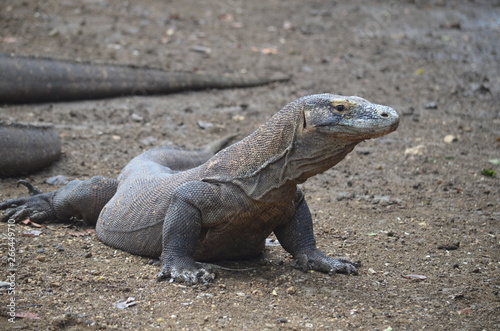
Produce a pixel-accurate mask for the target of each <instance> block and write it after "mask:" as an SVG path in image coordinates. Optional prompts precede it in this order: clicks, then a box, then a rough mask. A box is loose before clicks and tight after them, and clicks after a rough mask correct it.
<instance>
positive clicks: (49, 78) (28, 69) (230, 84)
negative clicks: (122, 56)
mask: <svg viewBox="0 0 500 331" xmlns="http://www.w3.org/2000/svg"><path fill="white" fill-rule="evenodd" d="M288 79H289V77H288V76H285V75H281V74H276V75H275V76H272V77H268V78H259V77H250V76H248V77H247V76H245V75H226V74H223V75H220V74H203V73H193V72H165V71H161V70H155V69H145V68H138V67H133V66H120V65H98V64H90V63H77V62H71V61H60V60H55V59H48V58H35V57H23V56H10V55H6V54H3V55H0V104H20V103H36V102H54V101H73V100H85V99H100V98H111V97H119V96H124V95H151V94H167V93H173V92H179V91H185V90H200V89H207V88H221V89H222V88H234V87H251V86H257V85H264V84H269V83H272V82H279V81H286V80H288Z"/></svg>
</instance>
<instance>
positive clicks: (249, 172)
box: [204, 93, 399, 200]
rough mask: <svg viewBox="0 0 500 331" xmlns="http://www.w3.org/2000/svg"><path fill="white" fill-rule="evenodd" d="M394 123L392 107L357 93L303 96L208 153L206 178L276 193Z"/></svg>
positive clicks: (263, 195)
mask: <svg viewBox="0 0 500 331" xmlns="http://www.w3.org/2000/svg"><path fill="white" fill-rule="evenodd" d="M398 125H399V116H398V114H397V113H396V111H395V110H394V109H392V108H390V107H387V106H382V105H377V104H373V103H370V102H368V101H367V100H365V99H362V98H359V97H354V96H353V97H346V96H340V95H334V94H327V93H325V94H317V95H310V96H305V97H302V98H300V99H297V100H295V101H293V102H291V103H289V104H288V105H286V106H285V107H284V108H283V109H281V110H280V111H279V112H278V113H276V114H275V115H274V116H273V117H271V119H269V120H268V121H267V122H266V123H264V124H263V125H262V126H261V127H259V128H258V129H257V130H256V131H255V132H253V133H252V134H251V135H250V136H248V137H247V138H245V139H243V140H241V141H240V142H238V143H236V144H234V145H232V146H229V147H228V148H226V149H224V150H222V151H220V152H219V153H217V154H216V155H215V156H214V157H212V158H211V159H210V160H209V161H208V162H207V164H206V165H205V175H206V176H205V177H204V178H205V180H207V181H222V182H231V183H233V184H235V185H238V186H239V187H240V188H241V189H242V190H244V191H245V192H246V194H247V195H248V196H250V197H252V198H254V199H257V200H270V199H271V200H274V199H275V198H278V199H279V197H280V194H283V192H282V190H280V189H284V190H289V189H290V185H296V184H299V183H303V182H304V181H305V180H306V179H307V178H309V177H311V176H314V175H316V174H318V173H321V172H324V171H326V170H328V169H329V168H331V167H333V166H334V165H335V164H337V163H338V162H340V161H341V160H342V159H343V158H344V157H345V156H346V155H347V154H348V153H349V152H351V151H352V150H353V148H354V147H355V146H356V145H357V144H358V143H360V142H362V141H364V140H366V139H371V138H376V137H380V136H383V135H386V134H388V133H390V132H392V131H394V130H396V129H397V127H398ZM280 192H281V193H280ZM269 193H272V194H269Z"/></svg>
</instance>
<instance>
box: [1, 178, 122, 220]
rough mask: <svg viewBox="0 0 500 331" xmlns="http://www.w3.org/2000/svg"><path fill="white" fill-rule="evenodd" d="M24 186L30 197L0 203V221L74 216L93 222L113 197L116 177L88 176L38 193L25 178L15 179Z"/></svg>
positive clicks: (57, 218) (60, 218) (64, 218)
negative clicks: (0, 213)
mask: <svg viewBox="0 0 500 331" xmlns="http://www.w3.org/2000/svg"><path fill="white" fill-rule="evenodd" d="M18 184H22V185H24V186H26V187H27V188H28V191H29V194H30V196H27V197H22V198H17V199H10V200H7V201H4V202H2V203H0V210H4V215H3V217H1V218H0V221H2V222H7V221H8V220H11V219H12V220H14V221H15V222H20V221H23V220H25V219H30V220H32V221H37V222H45V221H48V222H50V221H52V222H53V221H62V222H64V221H69V220H70V219H71V218H73V217H76V218H79V219H83V221H84V222H85V223H87V224H91V225H94V224H95V223H96V221H97V218H98V216H99V213H100V212H101V210H102V208H103V207H104V205H105V204H106V203H107V202H108V201H109V200H110V199H111V198H112V197H113V195H114V194H115V192H116V188H117V187H118V181H117V180H116V179H111V178H104V177H92V178H91V179H89V180H86V181H81V180H73V181H71V182H69V183H68V184H67V185H66V186H64V187H61V188H60V189H58V190H57V191H54V192H49V193H42V192H41V191H40V190H39V189H38V188H36V187H35V186H33V185H32V184H31V183H29V182H28V181H24V180H22V181H19V182H18Z"/></svg>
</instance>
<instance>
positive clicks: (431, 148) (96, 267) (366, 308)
mask: <svg viewBox="0 0 500 331" xmlns="http://www.w3.org/2000/svg"><path fill="white" fill-rule="evenodd" d="M35 2H36V1H13V0H5V1H2V2H1V3H0V31H1V32H0V51H1V52H2V53H16V54H23V55H43V56H48V57H55V58H61V59H77V60H83V61H93V62H105V63H123V64H134V65H139V66H149V67H158V68H164V69H168V70H195V71H196V70H204V71H209V72H221V73H222V72H240V73H245V72H255V73H256V74H259V75H268V74H271V73H274V72H285V73H289V74H291V75H292V76H293V78H292V80H291V81H290V82H287V83H279V84H274V85H270V86H263V87H256V88H248V89H233V90H231V89H230V90H209V91H201V92H186V93H178V94H172V95H167V96H154V97H124V98H116V99H110V100H98V101H85V102H73V103H57V104H40V105H29V106H2V107H1V108H0V119H10V120H16V121H22V122H33V123H38V122H49V123H53V124H54V125H55V126H56V128H57V130H58V132H59V134H60V136H61V138H62V141H63V156H62V158H61V159H60V160H59V161H58V162H56V163H55V164H53V165H52V166H51V167H49V168H47V169H45V170H42V171H40V172H38V173H36V174H33V175H31V176H29V177H28V179H29V180H31V181H32V182H33V183H34V184H35V185H37V186H38V187H39V188H41V189H42V190H44V191H51V190H54V189H56V188H55V187H53V186H51V185H48V184H45V180H46V179H47V178H49V177H52V176H56V175H64V176H66V177H67V178H68V179H75V178H79V179H88V178H90V177H92V176H94V175H103V176H108V177H116V176H117V175H118V174H119V172H120V169H121V168H122V167H123V166H124V165H125V164H126V163H127V162H128V160H130V159H131V158H132V157H133V156H135V155H137V154H139V153H141V152H142V151H143V150H145V149H148V148H151V147H154V146H160V145H164V144H167V145H173V146H181V147H186V148H197V147H200V146H203V145H204V144H205V143H207V142H209V141H212V140H214V139H218V138H220V137H223V136H225V135H227V134H231V133H236V134H238V135H239V138H242V137H244V136H245V135H247V134H249V133H250V132H252V130H254V129H255V128H256V127H257V126H258V125H259V124H261V123H263V122H264V121H265V120H266V119H267V118H269V117H270V116H271V115H272V114H273V113H274V112H275V111H277V110H278V109H280V108H281V107H282V106H284V105H285V104H287V103H288V102H290V101H293V100H295V99H296V98H298V97H300V96H303V95H307V94H315V93H321V92H332V93H336V94H344V95H358V96H361V97H364V98H366V99H368V100H370V101H373V102H376V103H381V104H386V105H389V106H391V107H393V108H395V109H396V110H397V111H398V112H399V114H400V115H401V125H400V127H399V129H398V130H397V131H396V132H395V133H392V134H390V135H388V136H386V137H383V138H380V139H376V140H372V141H367V142H364V143H362V144H360V145H359V146H358V147H357V148H356V149H355V151H353V152H352V153H351V154H350V155H349V156H348V157H347V158H346V159H345V160H344V161H343V162H341V163H340V164H339V165H337V166H336V167H335V168H333V169H331V170H329V171H327V172H326V173H324V174H321V175H318V176H316V177H314V178H312V179H310V180H309V181H307V182H306V183H305V184H304V185H302V187H303V189H304V190H305V192H306V198H307V200H308V202H309V206H310V208H311V211H312V214H313V217H314V222H315V233H316V236H317V241H318V245H319V247H320V248H321V249H323V250H324V251H325V252H326V253H327V254H329V255H332V256H341V257H346V258H349V259H352V260H360V261H361V262H362V268H361V269H360V274H359V275H358V276H345V275H334V276H329V275H325V274H321V273H302V272H300V271H298V270H295V269H292V267H291V264H290V262H291V257H290V255H289V254H288V253H286V252H285V251H284V250H283V249H282V248H281V247H280V246H277V245H269V246H268V247H266V250H265V252H264V254H263V256H262V257H261V258H260V259H257V260H253V261H237V262H222V263H221V264H222V265H224V266H227V267H231V268H252V269H251V270H250V271H240V272H235V271H220V272H219V274H218V277H217V278H216V280H215V281H214V283H213V284H212V285H211V286H210V287H208V288H206V289H205V288H201V287H192V288H186V287H184V286H181V285H179V284H169V283H168V282H161V283H158V282H156V281H155V276H156V274H157V273H158V271H159V267H158V266H154V265H150V264H149V261H150V260H149V259H147V258H143V257H138V256H133V255H131V254H128V253H125V252H122V251H118V250H115V249H113V248H110V247H108V246H105V245H104V244H102V243H101V242H100V241H99V240H98V239H97V237H96V236H95V235H94V234H93V233H92V231H89V229H90V227H88V226H86V225H84V224H82V223H81V222H75V223H72V224H69V225H68V224H49V225H47V226H46V227H44V228H40V229H37V228H32V227H30V226H27V225H16V227H15V235H16V239H17V241H16V243H15V245H16V263H17V270H16V271H15V272H10V271H8V259H7V252H8V244H7V243H8V241H7V240H6V239H7V225H6V224H2V225H0V226H1V229H2V238H3V239H5V240H2V244H1V256H2V258H1V264H2V268H3V270H4V272H3V273H2V278H1V279H0V280H1V281H8V280H10V279H9V278H8V276H9V275H11V274H14V276H15V294H14V295H9V293H8V291H7V289H6V288H5V287H4V288H2V290H1V291H0V303H1V308H0V309H1V312H2V313H1V314H0V315H1V316H2V317H1V318H0V329H4V330H6V329H20V330H34V329H36V330H44V329H54V330H58V329H62V330H79V329H86V328H89V329H135V330H144V329H150V328H158V329H185V330H198V329H200V330H218V329H227V330H242V329H248V330H264V329H269V330H272V329H292V330H303V329H304V330H307V329H338V330H353V329H360V330H419V329H431V330H498V329H499V328H500V297H499V296H500V254H499V243H500V239H499V232H500V226H499V221H500V182H499V176H500V175H499V173H500V166H499V165H498V164H494V162H490V160H498V159H500V142H499V141H500V108H499V101H500V98H499V96H500V78H499V77H500V74H499V73H500V70H499V66H500V65H499V64H500V57H499V54H500V43H499V40H500V3H499V2H498V1H487V0H484V1H439V0H436V1H387V2H385V1H371V2H369V3H368V4H366V3H365V1H360V0H356V1H349V2H347V1H318V0H315V1H299V0H288V1H278V0H267V1H243V0H214V1H193V0H183V1H180V0H169V1H159V0H145V1H140V2H135V1H132V2H128V1H123V2H118V1H116V2H111V1H104V0H82V1H75V0H64V1H56V0H49V1H43V2H42V1H39V4H38V5H37V4H35ZM200 124H201V125H200ZM0 148H1V146H0ZM482 169H491V170H493V171H495V172H496V173H497V175H496V176H492V177H490V176H486V175H484V174H482ZM18 179H19V178H10V179H2V180H0V185H1V186H0V200H5V199H9V198H14V197H18V196H21V195H25V194H26V191H25V189H24V188H22V187H20V188H16V181H17V180H18ZM33 230H39V231H41V234H40V235H37V236H25V234H26V233H28V232H30V231H33ZM456 243H460V244H459V246H458V247H457V245H456ZM454 248H457V249H454ZM408 274H417V275H422V276H425V277H426V279H425V280H418V279H408V278H405V277H403V275H408ZM12 298H14V299H15V305H16V313H18V314H19V316H20V317H23V318H16V319H15V322H14V323H11V322H9V321H8V318H9V315H8V312H9V307H8V304H10V302H11V300H12ZM127 298H133V299H132V300H133V301H135V303H136V304H135V305H134V306H131V307H129V308H126V309H118V308H116V307H114V303H115V302H117V301H119V300H124V299H127Z"/></svg>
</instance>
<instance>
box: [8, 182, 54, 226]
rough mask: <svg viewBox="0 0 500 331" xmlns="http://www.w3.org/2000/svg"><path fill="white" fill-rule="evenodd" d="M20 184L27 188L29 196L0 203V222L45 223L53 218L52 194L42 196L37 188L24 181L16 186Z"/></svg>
mask: <svg viewBox="0 0 500 331" xmlns="http://www.w3.org/2000/svg"><path fill="white" fill-rule="evenodd" d="M19 184H22V185H24V186H26V187H27V188H28V193H29V195H30V196H27V197H23V198H18V199H10V200H7V201H4V202H2V203H0V210H4V214H3V216H2V217H0V221H1V222H7V221H8V220H11V219H13V220H14V221H15V222H20V221H23V220H25V219H27V218H29V219H30V220H32V221H45V220H48V219H50V218H55V213H54V210H53V208H52V206H51V203H50V201H51V199H52V196H53V192H52V193H45V194H43V193H42V192H41V191H40V190H39V189H38V188H36V187H35V186H33V185H32V184H31V183H29V182H28V181H25V180H20V181H18V182H17V185H18V186H19Z"/></svg>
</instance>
